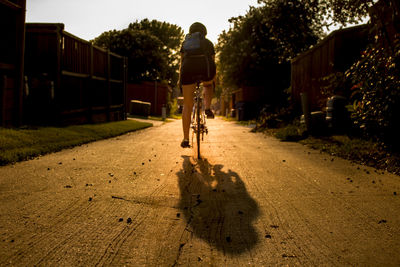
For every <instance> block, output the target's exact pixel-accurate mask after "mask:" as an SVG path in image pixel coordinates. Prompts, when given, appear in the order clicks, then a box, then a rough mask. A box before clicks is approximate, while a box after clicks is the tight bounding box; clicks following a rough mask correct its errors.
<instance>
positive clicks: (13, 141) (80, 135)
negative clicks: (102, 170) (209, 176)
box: [0, 120, 152, 165]
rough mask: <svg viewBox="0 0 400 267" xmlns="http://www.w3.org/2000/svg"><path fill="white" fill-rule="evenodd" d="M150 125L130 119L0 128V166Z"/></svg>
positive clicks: (149, 124)
mask: <svg viewBox="0 0 400 267" xmlns="http://www.w3.org/2000/svg"><path fill="white" fill-rule="evenodd" d="M150 126H152V124H151V123H145V122H138V121H133V120H127V121H118V122H110V123H102V124H86V125H74V126H68V127H39V128H35V129H5V128H0V165H6V164H10V163H13V162H17V161H21V160H27V159H30V158H33V157H36V156H39V155H44V154H47V153H51V152H56V151H60V150H62V149H64V148H70V147H73V146H77V145H82V144H85V143H88V142H93V141H97V140H100V139H105V138H110V137H114V136H118V135H121V134H124V133H127V132H131V131H135V130H139V129H143V128H147V127H150Z"/></svg>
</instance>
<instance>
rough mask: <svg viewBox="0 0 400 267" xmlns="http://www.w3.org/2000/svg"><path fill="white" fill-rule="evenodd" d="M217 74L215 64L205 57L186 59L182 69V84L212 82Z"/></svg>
mask: <svg viewBox="0 0 400 267" xmlns="http://www.w3.org/2000/svg"><path fill="white" fill-rule="evenodd" d="M215 74H216V66H215V62H214V61H213V60H212V59H207V58H205V57H195V58H186V59H184V60H183V62H182V67H181V84H182V85H188V84H194V83H196V82H198V81H199V80H200V81H211V80H212V79H214V77H215Z"/></svg>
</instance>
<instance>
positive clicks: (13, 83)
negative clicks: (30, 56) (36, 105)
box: [0, 0, 26, 126]
mask: <svg viewBox="0 0 400 267" xmlns="http://www.w3.org/2000/svg"><path fill="white" fill-rule="evenodd" d="M25 6H26V1H25V0H0V36H1V37H0V126H13V125H20V124H21V120H22V113H23V112H22V110H23V90H22V88H23V83H22V77H23V62H24V61H23V55H24V36H25V32H24V30H25V27H24V25H25Z"/></svg>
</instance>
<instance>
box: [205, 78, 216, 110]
mask: <svg viewBox="0 0 400 267" xmlns="http://www.w3.org/2000/svg"><path fill="white" fill-rule="evenodd" d="M203 87H204V105H205V108H206V109H210V107H211V99H212V96H213V91H214V80H211V81H207V82H203Z"/></svg>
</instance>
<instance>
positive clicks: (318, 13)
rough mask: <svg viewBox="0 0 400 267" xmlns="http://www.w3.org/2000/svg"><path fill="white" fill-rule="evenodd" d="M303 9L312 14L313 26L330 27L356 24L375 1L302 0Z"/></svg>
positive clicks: (271, 0)
mask: <svg viewBox="0 0 400 267" xmlns="http://www.w3.org/2000/svg"><path fill="white" fill-rule="evenodd" d="M274 2H277V1H276V0H258V3H259V4H265V5H270V4H273V3H274ZM301 2H302V4H303V5H304V7H305V8H306V9H308V10H310V11H311V12H312V13H314V22H313V23H314V24H315V25H319V26H330V25H331V24H339V25H343V26H346V25H347V24H357V23H359V22H361V21H362V20H363V19H364V18H366V17H367V16H368V11H369V8H370V7H371V6H372V5H373V4H374V3H376V2H377V0H318V1H317V0H303V1H301Z"/></svg>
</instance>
